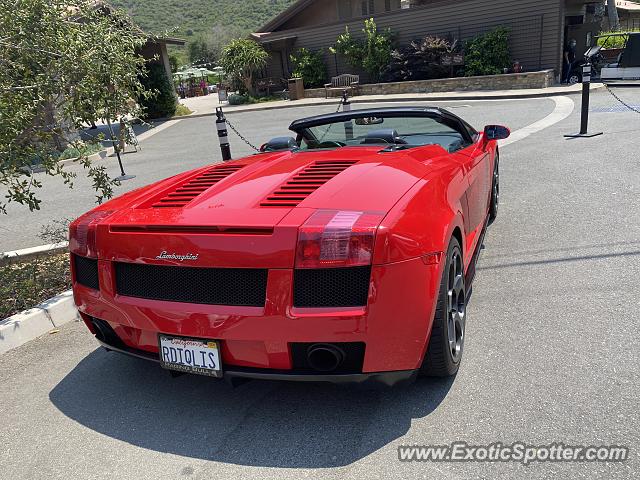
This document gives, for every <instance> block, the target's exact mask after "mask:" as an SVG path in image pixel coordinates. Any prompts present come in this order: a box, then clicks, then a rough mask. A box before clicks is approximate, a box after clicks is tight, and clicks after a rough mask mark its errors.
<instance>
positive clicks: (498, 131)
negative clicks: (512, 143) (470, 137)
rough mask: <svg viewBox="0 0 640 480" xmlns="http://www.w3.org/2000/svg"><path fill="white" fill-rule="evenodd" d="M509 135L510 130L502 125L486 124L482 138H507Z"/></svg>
mask: <svg viewBox="0 0 640 480" xmlns="http://www.w3.org/2000/svg"><path fill="white" fill-rule="evenodd" d="M509 135H511V130H509V129H508V128H507V127H503V126H502V125H487V126H486V127H484V138H485V140H487V141H489V140H504V139H505V138H509Z"/></svg>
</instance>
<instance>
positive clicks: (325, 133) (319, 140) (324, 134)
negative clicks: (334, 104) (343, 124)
mask: <svg viewBox="0 0 640 480" xmlns="http://www.w3.org/2000/svg"><path fill="white" fill-rule="evenodd" d="M343 102H344V97H343V98H341V99H340V101H339V102H338V108H337V109H336V111H335V112H334V113H338V112H339V111H340V109H341V108H342V104H343ZM333 125H334V124H333V123H330V124H329V127H327V129H326V130H325V131H324V133H323V134H322V136H321V137H320V138H319V139H318V143H322V141H323V140H324V137H326V136H327V134H328V133H329V130H331V127H333Z"/></svg>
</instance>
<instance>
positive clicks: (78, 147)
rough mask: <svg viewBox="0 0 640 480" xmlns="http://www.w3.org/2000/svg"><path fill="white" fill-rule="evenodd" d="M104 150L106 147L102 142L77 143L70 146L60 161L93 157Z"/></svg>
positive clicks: (61, 155) (60, 157) (62, 154)
mask: <svg viewBox="0 0 640 480" xmlns="http://www.w3.org/2000/svg"><path fill="white" fill-rule="evenodd" d="M101 150H104V147H103V146H102V144H101V143H100V142H89V143H84V142H76V143H72V144H71V145H69V146H68V147H67V148H66V149H65V150H64V151H63V152H62V153H61V154H60V156H59V157H58V159H59V160H66V159H67V158H79V157H84V156H87V157H88V156H89V155H93V154H94V153H98V152H100V151H101Z"/></svg>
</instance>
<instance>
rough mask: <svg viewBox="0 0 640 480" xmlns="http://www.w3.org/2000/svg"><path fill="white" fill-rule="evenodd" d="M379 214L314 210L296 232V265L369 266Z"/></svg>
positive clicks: (312, 266)
mask: <svg viewBox="0 0 640 480" xmlns="http://www.w3.org/2000/svg"><path fill="white" fill-rule="evenodd" d="M382 217H383V215H381V214H379V213H372V212H352V211H344V210H341V211H336V210H318V211H317V212H315V213H314V214H313V215H311V217H309V219H308V220H307V221H306V222H305V223H304V225H302V226H301V227H300V229H299V231H298V246H297V251H296V268H328V267H350V266H356V265H371V259H372V258H373V244H374V240H375V234H376V229H377V228H378V225H379V224H380V222H381V221H382Z"/></svg>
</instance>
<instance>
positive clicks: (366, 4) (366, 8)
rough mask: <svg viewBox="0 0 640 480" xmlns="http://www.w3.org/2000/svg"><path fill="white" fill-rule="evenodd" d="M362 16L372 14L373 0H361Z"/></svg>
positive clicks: (373, 9)
mask: <svg viewBox="0 0 640 480" xmlns="http://www.w3.org/2000/svg"><path fill="white" fill-rule="evenodd" d="M361 5H362V16H366V15H373V14H374V13H376V12H375V6H374V5H375V0H363V2H362V4H361Z"/></svg>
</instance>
